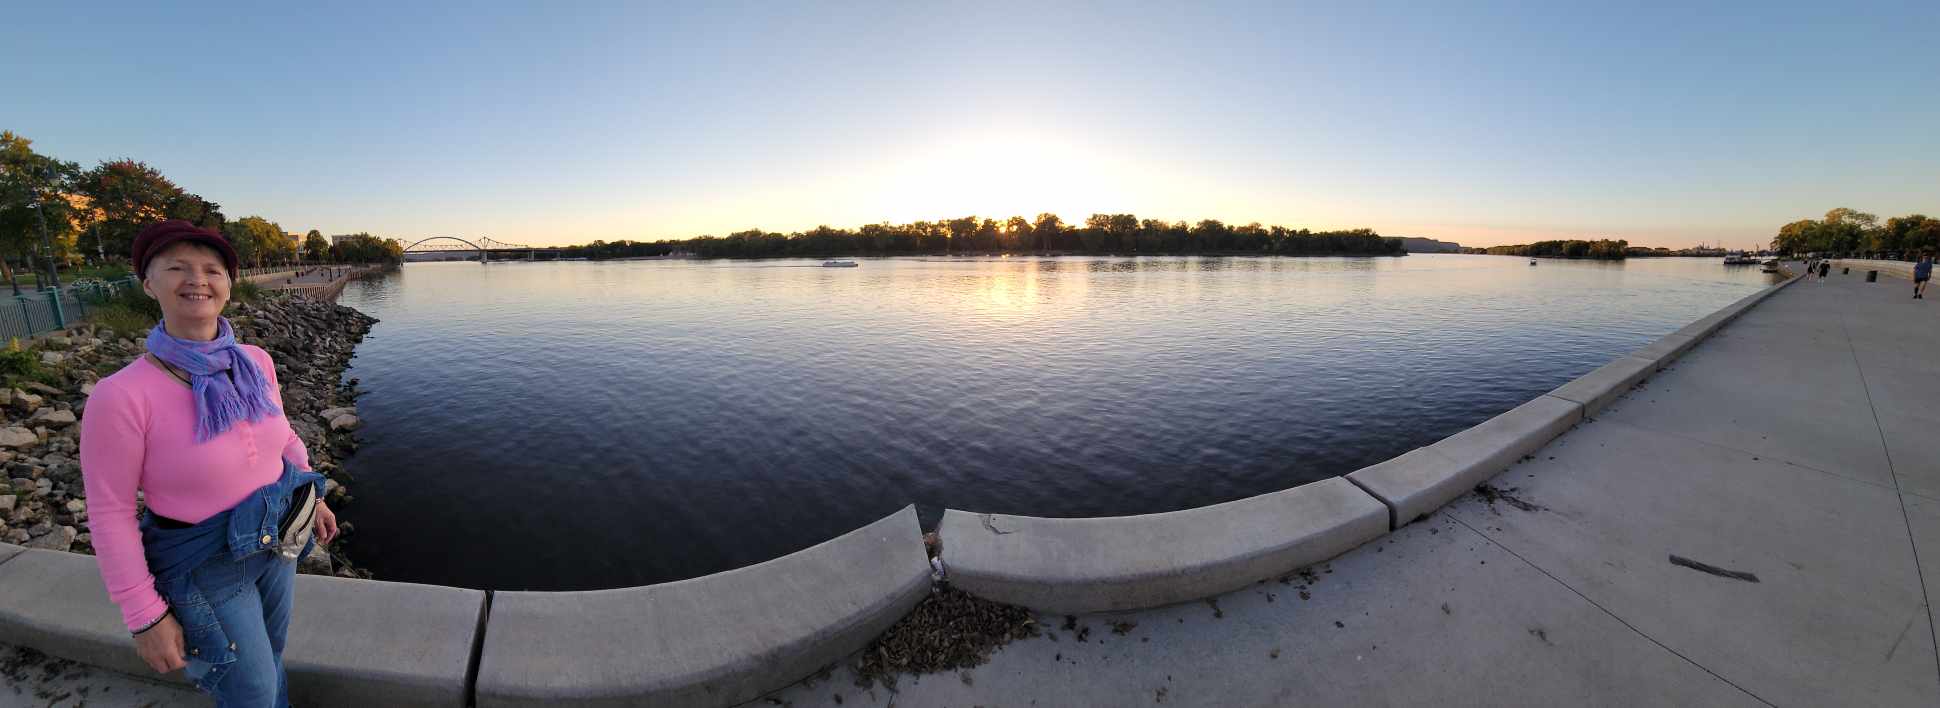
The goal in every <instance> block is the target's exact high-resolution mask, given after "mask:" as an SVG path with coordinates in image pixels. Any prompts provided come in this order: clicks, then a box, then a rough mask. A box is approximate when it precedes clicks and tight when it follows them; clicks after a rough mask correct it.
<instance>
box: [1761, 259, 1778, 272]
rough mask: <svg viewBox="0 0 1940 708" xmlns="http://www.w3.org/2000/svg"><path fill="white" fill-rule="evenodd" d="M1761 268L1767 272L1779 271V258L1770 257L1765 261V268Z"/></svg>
mask: <svg viewBox="0 0 1940 708" xmlns="http://www.w3.org/2000/svg"><path fill="white" fill-rule="evenodd" d="M1760 270H1762V271H1764V272H1766V273H1777V272H1778V259H1777V258H1773V259H1770V260H1767V261H1765V267H1764V268H1761V269H1760Z"/></svg>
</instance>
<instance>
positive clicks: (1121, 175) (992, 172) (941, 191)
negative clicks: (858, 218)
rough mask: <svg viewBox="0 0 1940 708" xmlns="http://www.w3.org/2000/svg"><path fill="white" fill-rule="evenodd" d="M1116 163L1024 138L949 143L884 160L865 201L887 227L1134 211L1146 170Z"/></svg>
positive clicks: (1053, 141) (1058, 143) (1048, 139)
mask: <svg viewBox="0 0 1940 708" xmlns="http://www.w3.org/2000/svg"><path fill="white" fill-rule="evenodd" d="M1123 155H1124V152H1123V151H1116V152H1107V151H1101V150H1095V149H1092V148H1090V147H1088V146H1086V145H1085V144H1084V143H1083V142H1081V141H1078V140H1074V139H1070V138H1066V137H1062V136H1052V135H1046V134H1042V133H1036V132H1028V131H1016V132H991V133H980V134H973V135H963V136H953V137H949V138H945V139H941V140H938V141H936V142H934V143H931V144H929V145H927V146H923V147H919V148H916V149H913V150H911V151H909V152H907V153H906V154H902V155H898V156H895V157H892V158H891V159H889V160H886V161H885V164H883V165H882V166H881V167H879V168H878V169H877V170H876V171H875V175H874V178H875V179H874V181H875V183H876V187H877V188H876V189H875V190H873V191H874V194H872V195H870V196H868V197H867V199H868V201H870V202H874V203H875V205H876V209H877V210H878V211H879V213H880V215H881V216H880V218H881V219H884V220H888V221H893V222H910V221H919V220H930V219H937V218H941V217H945V216H948V215H969V214H975V215H978V216H983V217H987V218H994V219H1003V218H1006V217H1011V216H1022V217H1024V218H1027V219H1032V218H1035V217H1036V216H1037V215H1038V214H1040V213H1045V212H1049V213H1053V214H1058V215H1059V216H1061V217H1062V218H1064V219H1066V220H1067V221H1069V220H1073V219H1083V218H1084V215H1087V214H1091V213H1094V212H1105V211H1127V210H1130V209H1132V208H1133V205H1136V204H1139V203H1141V198H1142V197H1143V196H1144V195H1143V194H1142V192H1144V191H1145V189H1144V186H1145V185H1144V182H1145V178H1146V177H1147V175H1148V174H1149V169H1148V168H1146V167H1144V166H1143V165H1140V164H1138V163H1137V162H1135V161H1134V160H1131V159H1127V158H1126V157H1124V156H1123ZM1146 203H1148V204H1149V202H1146Z"/></svg>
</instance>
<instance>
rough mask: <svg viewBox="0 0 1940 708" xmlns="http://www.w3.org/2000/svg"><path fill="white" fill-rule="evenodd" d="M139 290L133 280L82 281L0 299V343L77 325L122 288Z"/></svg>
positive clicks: (130, 278)
mask: <svg viewBox="0 0 1940 708" xmlns="http://www.w3.org/2000/svg"><path fill="white" fill-rule="evenodd" d="M134 287H140V286H139V285H137V284H136V282H135V279H134V278H133V277H128V278H124V279H121V280H111V281H99V280H95V281H83V282H80V283H76V284H74V285H71V286H68V287H65V288H61V289H59V290H55V289H52V288H49V289H47V290H38V291H34V292H31V293H22V294H20V295H18V296H15V297H13V298H10V299H8V298H0V340H8V339H12V338H15V337H19V338H22V339H25V338H27V337H32V336H34V335H37V334H43V333H47V332H52V331H55V330H59V329H65V328H66V327H67V326H68V325H70V324H73V323H75V322H79V321H81V320H82V319H84V318H86V317H87V316H88V313H90V312H92V311H94V309H95V308H97V307H100V305H101V303H103V302H105V301H107V300H108V299H109V298H112V297H115V296H116V295H118V294H120V292H121V291H122V289H124V288H134Z"/></svg>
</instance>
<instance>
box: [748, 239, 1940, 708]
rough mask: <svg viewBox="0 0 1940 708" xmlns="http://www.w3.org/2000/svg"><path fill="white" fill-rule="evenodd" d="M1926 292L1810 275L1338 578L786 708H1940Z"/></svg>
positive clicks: (1097, 626) (1297, 582)
mask: <svg viewBox="0 0 1940 708" xmlns="http://www.w3.org/2000/svg"><path fill="white" fill-rule="evenodd" d="M1911 290H1912V287H1911V285H1910V284H1909V283H1907V282H1906V281H1903V280H1894V279H1886V280H1883V281H1881V282H1879V283H1872V284H1868V283H1865V282H1863V278H1862V277H1860V276H1839V275H1834V276H1832V277H1830V278H1828V279H1827V280H1825V281H1823V282H1819V281H1808V282H1801V283H1796V284H1794V285H1793V286H1792V287H1789V288H1786V289H1785V290H1784V291H1781V292H1780V293H1778V294H1777V295H1774V296H1773V297H1772V298H1770V299H1768V300H1766V301H1765V302H1764V303H1762V304H1760V305H1759V306H1758V307H1756V308H1754V309H1752V310H1751V311H1750V312H1748V313H1746V314H1745V315H1744V316H1743V317H1741V318H1739V319H1738V320H1736V321H1734V322H1733V323H1732V324H1731V325H1729V326H1727V327H1726V328H1725V329H1724V330H1722V331H1721V332H1720V333H1719V334H1718V335H1716V336H1714V337H1712V338H1711V339H1709V340H1707V341H1705V342H1704V343H1702V344H1700V345H1699V346H1698V347H1697V348H1696V349H1695V350H1693V351H1692V352H1691V353H1690V354H1687V355H1686V356H1685V357H1684V358H1683V359H1681V360H1680V361H1679V362H1678V363H1677V365H1675V366H1673V367H1672V368H1670V369H1667V370H1665V371H1663V372H1661V373H1659V374H1658V375H1657V376H1656V377H1654V378H1652V379H1650V380H1648V381H1646V382H1645V384H1644V385H1643V386H1641V387H1639V388H1637V389H1634V390H1633V391H1632V392H1631V393H1629V394H1628V395H1627V396H1626V397H1625V398H1624V399H1622V400H1620V401H1619V402H1618V403H1617V404H1616V405H1614V406H1613V407H1611V408H1610V409H1606V410H1605V411H1603V412H1601V413H1600V414H1599V415H1597V416H1595V417H1594V418H1593V419H1592V420H1591V421H1589V422H1586V423H1584V424H1582V425H1580V426H1578V427H1577V428H1576V429H1575V430H1573V431H1571V432H1570V433H1568V434H1566V435H1564V436H1563V437H1561V438H1558V439H1557V440H1556V441H1554V442H1552V443H1551V444H1550V445H1549V446H1548V447H1546V448H1544V449H1543V450H1541V451H1540V452H1538V453H1537V454H1536V455H1535V456H1533V458H1531V459H1529V460H1526V461H1525V462H1523V463H1521V464H1519V465H1517V466H1515V467H1512V468H1510V469H1509V470H1508V471H1506V472H1504V473H1503V474H1501V475H1499V476H1497V477H1496V478H1495V479H1494V480H1492V481H1491V485H1492V486H1493V487H1494V488H1495V489H1499V490H1501V491H1502V492H1503V493H1504V494H1505V495H1506V496H1500V497H1498V498H1496V499H1495V500H1494V501H1489V500H1486V499H1484V498H1482V497H1480V496H1478V495H1469V496H1467V497H1465V498H1463V499H1461V500H1459V501H1457V502H1456V503H1454V504H1451V505H1450V506H1449V507H1447V508H1445V509H1443V510H1442V511H1440V512H1437V513H1436V514H1434V515H1433V516H1431V517H1430V518H1429V519H1427V520H1425V521H1422V522H1418V523H1415V524H1412V525H1410V526H1407V527H1405V528H1403V529H1401V530H1399V531H1397V532H1396V533H1394V534H1392V535H1390V536H1388V537H1386V538H1383V539H1381V540H1379V541H1376V542H1374V543H1371V544H1369V545H1367V546H1363V547H1361V548H1360V549H1357V550H1355V551H1353V552H1351V553H1348V554H1347V555H1345V556H1342V557H1341V558H1338V559H1336V560H1335V561H1334V562H1332V563H1331V564H1328V565H1326V566H1324V567H1322V568H1320V569H1317V570H1316V571H1315V572H1316V574H1315V575H1314V576H1313V577H1314V579H1313V580H1311V581H1309V580H1306V579H1303V578H1301V577H1298V576H1296V577H1294V578H1292V579H1291V582H1290V583H1289V584H1282V583H1280V582H1268V583H1266V584H1263V585H1259V586H1256V587H1254V588H1251V589H1247V590H1242V591H1239V592H1235V593H1230V594H1228V595H1225V596H1223V597H1221V598H1219V599H1218V600H1217V601H1216V605H1217V608H1215V607H1214V604H1215V603H1199V604H1189V605H1182V606H1176V607H1169V608H1161V609H1157V610H1149V611H1143V612H1135V613H1127V614H1121V615H1093V616H1086V617H1080V618H1078V625H1079V626H1081V627H1086V628H1088V629H1089V632H1088V637H1087V639H1086V641H1083V642H1080V641H1078V639H1077V636H1076V635H1075V633H1073V632H1070V631H1064V630H1061V629H1057V630H1054V633H1055V634H1056V635H1057V639H1056V640H1055V641H1054V640H1052V639H1049V638H1042V639H1035V640H1027V641H1025V642H1021V643H1017V644H1013V645H1011V646H1009V647H1006V648H1005V649H1004V650H1002V651H1001V652H999V653H998V654H997V655H995V656H994V657H993V658H992V660H991V662H990V663H989V664H987V665H985V666H982V667H979V668H977V669H974V670H971V671H967V672H964V673H963V674H962V675H955V674H951V675H931V676H926V677H922V678H921V679H920V680H915V679H905V680H904V681H903V682H902V685H901V686H899V687H898V691H897V692H896V693H894V694H891V693H890V692H888V691H886V690H884V689H883V688H881V687H878V688H876V689H874V690H873V691H872V692H871V691H862V690H860V689H858V688H856V687H855V686H853V685H852V678H851V676H850V675H849V672H848V671H847V670H846V669H841V670H837V671H836V672H835V674H834V675H833V676H831V677H830V678H829V679H828V680H826V681H821V682H817V683H816V684H814V685H797V686H795V687H792V688H789V689H787V690H785V691H783V692H781V693H779V694H776V695H775V696H773V697H772V699H773V700H774V701H778V702H781V703H782V704H791V705H795V706H831V705H838V698H837V697H838V696H839V697H840V699H839V701H840V703H839V705H844V706H857V705H864V706H883V705H889V704H891V703H893V704H895V705H899V706H972V705H985V706H1026V705H1043V706H1054V705H1055V706H1070V705H1094V706H1106V705H1114V706H1123V705H1155V704H1168V705H1220V706H1269V705H1294V704H1306V705H1477V706H1480V705H1609V706H1639V705H1704V706H1726V705H1751V706H1756V705H1798V706H1834V705H1855V706H1860V705H1863V706H1934V705H1940V663H1936V659H1935V650H1934V638H1933V637H1934V631H1933V617H1932V613H1931V610H1930V609H1929V608H1930V601H1931V600H1932V599H1933V597H1934V596H1933V595H1932V594H1931V592H1930V591H1929V590H1928V589H1927V587H1926V581H1923V576H1924V577H1925V578H1931V579H1933V580H1934V581H1935V582H1940V451H1936V449H1935V448H1934V444H1935V442H1936V441H1940V358H1936V356H1935V354H1934V353H1935V352H1937V351H1940V301H1936V302H1927V301H1913V300H1911V299H1909V298H1910V296H1911ZM1916 548H1917V549H1922V550H1924V551H1925V555H1924V556H1920V555H1917V552H1916ZM1673 555H1675V556H1677V557H1679V558H1681V559H1685V560H1688V561H1690V562H1691V563H1690V564H1689V565H1677V564H1674V563H1673V562H1672V561H1671V556H1673ZM1920 560H1924V567H1922V563H1921V562H1920ZM1691 566H1700V567H1703V566H1709V567H1713V568H1714V569H1716V570H1719V571H1721V572H1725V573H1726V575H1717V574H1713V573H1711V572H1706V571H1704V570H1699V569H1695V568H1693V567H1691ZM1328 571H1331V572H1328ZM1731 572H1738V573H1746V574H1749V575H1751V576H1755V577H1756V578H1757V580H1756V581H1755V582H1753V581H1751V580H1748V579H1740V578H1737V577H1727V576H1728V575H1729V574H1730V573H1731ZM1740 577H1743V576H1740ZM1303 589H1304V592H1305V593H1306V594H1305V595H1304V596H1303V595H1302V592H1303ZM1045 621H1046V622H1047V623H1048V624H1051V625H1052V626H1054V627H1055V626H1056V625H1060V624H1062V618H1045ZM1112 622H1122V623H1136V626H1135V627H1130V628H1129V629H1128V630H1127V631H1126V632H1125V633H1124V634H1122V635H1120V634H1116V633H1114V631H1113V629H1112V625H1111V623H1112ZM1121 626H1122V625H1121ZM773 704H774V703H771V702H770V699H762V700H760V701H756V702H755V703H753V704H750V705H773Z"/></svg>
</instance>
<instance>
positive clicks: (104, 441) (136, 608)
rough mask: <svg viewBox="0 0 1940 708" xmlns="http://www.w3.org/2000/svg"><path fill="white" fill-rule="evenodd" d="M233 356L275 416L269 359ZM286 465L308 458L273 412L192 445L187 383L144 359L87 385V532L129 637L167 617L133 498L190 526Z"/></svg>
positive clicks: (277, 390) (276, 389) (276, 394)
mask: <svg viewBox="0 0 1940 708" xmlns="http://www.w3.org/2000/svg"><path fill="white" fill-rule="evenodd" d="M242 348H243V351H244V352H246V353H247V354H248V356H249V358H250V359H251V360H253V361H255V362H256V366H258V367H260V368H261V369H262V371H263V374H264V377H265V378H267V379H269V387H270V396H271V400H274V401H275V402H276V406H277V408H279V409H281V408H282V407H283V389H282V386H281V385H279V384H278V383H277V381H276V365H275V363H274V362H273V361H271V360H270V356H269V352H266V351H263V349H262V348H261V347H256V346H251V345H247V344H245V345H242ZM268 451H274V452H275V454H267V453H268ZM285 458H287V459H289V460H290V461H291V462H294V463H296V464H297V466H299V467H302V468H304V469H309V468H310V452H309V450H307V449H305V448H304V447H303V440H302V439H301V438H298V437H297V436H296V431H295V430H292V429H291V428H290V421H289V419H288V418H285V417H284V416H283V415H281V414H278V415H273V416H270V417H268V418H264V419H262V420H258V421H255V422H253V423H252V422H250V421H247V420H244V421H238V422H237V423H236V425H235V426H234V427H232V428H230V429H229V430H227V431H224V432H223V433H222V434H221V435H218V436H216V437H215V438H213V439H211V440H209V441H208V442H205V443H197V442H195V399H194V398H193V397H192V396H191V393H190V389H189V386H188V384H185V383H182V380H181V379H178V378H175V376H174V375H172V374H170V373H168V371H167V370H165V369H163V368H162V367H161V366H159V365H157V364H156V363H154V362H153V361H150V360H149V358H148V357H147V356H142V357H140V358H138V359H136V360H135V361H134V362H132V363H130V364H129V365H127V366H125V367H122V369H121V370H120V371H117V372H115V373H114V374H113V375H111V376H109V377H107V378H105V379H102V380H100V381H99V382H97V383H96V384H95V386H94V393H93V395H90V396H88V402H87V406H86V408H85V409H84V412H83V415H82V418H81V476H82V478H83V480H84V483H85V486H86V487H87V494H88V498H87V507H88V531H89V532H90V533H91V534H93V537H94V554H95V560H96V562H97V563H99V564H100V566H101V581H102V582H103V583H105V584H106V585H107V587H108V599H110V600H113V601H114V603H115V604H116V605H117V606H119V607H120V608H121V619H122V621H123V622H124V623H126V624H127V625H128V629H129V630H130V631H133V630H135V629H139V628H141V627H143V626H146V625H148V624H149V623H151V622H153V621H155V619H156V618H158V617H161V616H162V613H163V612H165V611H167V609H168V602H167V601H166V600H163V599H162V596H161V594H160V593H159V592H157V591H156V590H155V576H154V575H152V574H150V573H149V572H148V560H147V558H146V557H144V556H143V555H142V545H141V530H140V527H139V524H138V523H137V520H136V518H135V490H137V489H139V490H141V492H142V494H143V499H145V500H146V501H147V503H148V508H149V509H151V510H153V511H154V512H155V513H157V514H161V515H162V516H165V517H168V518H171V519H175V520H177V521H185V522H188V523H199V522H201V521H202V520H204V519H207V518H209V517H211V516H215V515H216V514H218V513H221V512H222V511H224V510H227V509H229V508H230V507H233V506H235V505H236V503H237V502H240V501H242V500H243V498H244V497H247V496H249V493H250V492H253V491H255V490H257V489H259V488H261V487H262V486H263V485H265V484H269V483H271V482H275V481H276V480H277V479H278V478H280V477H282V474H283V459H285Z"/></svg>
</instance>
